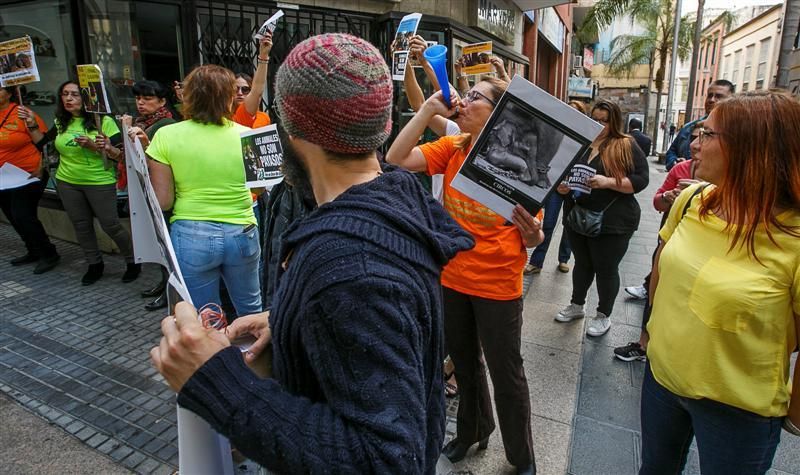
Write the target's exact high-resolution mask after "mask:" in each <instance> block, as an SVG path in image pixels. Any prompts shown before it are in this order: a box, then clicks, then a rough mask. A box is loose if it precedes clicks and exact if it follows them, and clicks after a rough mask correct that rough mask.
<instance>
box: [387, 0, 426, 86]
mask: <svg viewBox="0 0 800 475" xmlns="http://www.w3.org/2000/svg"><path fill="white" fill-rule="evenodd" d="M420 18H422V14H421V13H412V14H410V15H406V16H404V17H403V18H402V19H401V20H400V26H398V27H397V33H396V34H395V35H394V41H393V42H392V79H394V80H395V81H402V80H403V78H404V77H405V74H406V65H408V43H409V41H411V37H413V36H414V35H416V34H417V27H418V26H419V20H420Z"/></svg>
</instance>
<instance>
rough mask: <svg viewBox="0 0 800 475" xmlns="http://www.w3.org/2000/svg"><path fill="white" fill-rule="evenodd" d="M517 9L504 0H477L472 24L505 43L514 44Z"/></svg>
mask: <svg viewBox="0 0 800 475" xmlns="http://www.w3.org/2000/svg"><path fill="white" fill-rule="evenodd" d="M518 14H519V9H518V8H517V7H516V6H514V4H512V3H510V2H507V1H506V0H479V1H478V13H477V18H476V21H475V23H474V24H473V25H472V26H475V27H478V28H480V29H481V30H484V31H486V32H488V33H490V34H492V35H494V36H496V37H498V38H500V39H501V40H502V41H503V42H504V43H506V44H514V34H515V33H516V32H517V15H518Z"/></svg>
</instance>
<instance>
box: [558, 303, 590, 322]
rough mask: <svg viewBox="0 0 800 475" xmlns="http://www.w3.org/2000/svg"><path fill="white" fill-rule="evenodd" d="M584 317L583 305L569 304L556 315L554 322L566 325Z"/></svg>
mask: <svg viewBox="0 0 800 475" xmlns="http://www.w3.org/2000/svg"><path fill="white" fill-rule="evenodd" d="M585 316H586V314H585V313H584V312H583V305H578V304H574V303H571V304H569V305H567V306H566V307H564V309H563V310H561V311H560V312H558V315H556V321H557V322H562V323H566V322H571V321H572V320H575V319H578V318H583V317H585Z"/></svg>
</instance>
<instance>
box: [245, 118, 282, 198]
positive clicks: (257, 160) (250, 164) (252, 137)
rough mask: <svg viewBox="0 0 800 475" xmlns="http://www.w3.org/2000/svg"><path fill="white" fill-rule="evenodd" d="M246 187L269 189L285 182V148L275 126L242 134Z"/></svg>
mask: <svg viewBox="0 0 800 475" xmlns="http://www.w3.org/2000/svg"><path fill="white" fill-rule="evenodd" d="M240 137H241V139H242V160H244V174H245V185H246V186H247V187H248V188H264V187H266V188H269V187H272V186H273V185H275V184H277V183H278V182H280V181H281V180H283V172H281V163H283V147H282V146H281V141H280V139H279V137H278V129H277V126H275V125H267V126H266V127H259V128H257V129H253V130H248V131H246V132H242V133H241V134H240Z"/></svg>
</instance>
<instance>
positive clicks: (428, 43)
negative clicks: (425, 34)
mask: <svg viewBox="0 0 800 475" xmlns="http://www.w3.org/2000/svg"><path fill="white" fill-rule="evenodd" d="M438 44H439V42H438V41H425V45H426V47H428V48H430V47H431V46H435V45H438ZM409 63H411V66H413V67H415V68H421V67H422V63H421V62H420V60H419V59H418V58H414V57H411V59H410V60H409Z"/></svg>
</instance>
